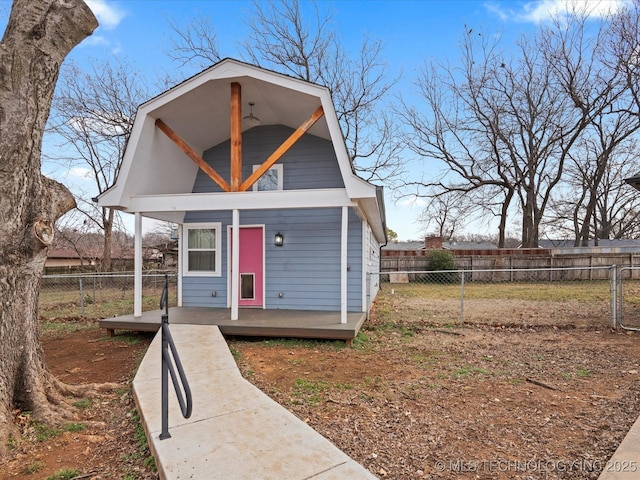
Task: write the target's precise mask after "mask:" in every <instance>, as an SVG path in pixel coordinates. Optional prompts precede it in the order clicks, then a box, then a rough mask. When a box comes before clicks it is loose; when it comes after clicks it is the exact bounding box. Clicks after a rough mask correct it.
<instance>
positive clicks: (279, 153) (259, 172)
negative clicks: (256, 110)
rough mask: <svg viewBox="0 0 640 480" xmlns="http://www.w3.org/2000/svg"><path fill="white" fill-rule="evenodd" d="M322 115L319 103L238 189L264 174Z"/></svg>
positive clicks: (255, 180)
mask: <svg viewBox="0 0 640 480" xmlns="http://www.w3.org/2000/svg"><path fill="white" fill-rule="evenodd" d="M323 115H324V110H323V109H322V105H320V106H319V107H318V108H317V109H316V111H315V112H313V113H312V114H311V116H310V117H309V118H307V119H306V120H305V121H304V122H303V123H302V125H300V126H299V127H298V128H297V129H296V131H295V132H293V133H292V134H291V135H290V136H289V138H287V139H286V140H285V141H284V142H282V144H281V145H280V146H279V147H278V148H276V150H275V151H274V152H273V153H272V154H271V155H270V156H269V158H267V159H266V160H265V161H264V163H263V164H262V165H260V166H259V167H258V168H257V169H256V171H255V172H253V173H252V174H251V175H250V176H249V177H247V179H246V180H245V181H244V182H242V185H240V191H241V192H246V191H247V190H249V189H250V188H251V186H252V185H253V184H254V183H256V182H257V181H258V180H259V179H260V177H262V175H264V174H265V173H266V172H267V171H268V170H269V169H270V168H271V167H272V166H273V165H274V164H275V163H276V162H277V161H278V160H280V159H281V158H282V156H283V155H284V154H285V153H287V152H288V151H289V149H290V148H291V147H293V145H295V143H296V142H297V141H298V140H300V138H301V137H302V136H303V135H304V134H305V133H307V132H308V131H309V129H310V128H311V127H313V125H314V124H315V123H316V122H317V121H318V120H319V119H320V118H321V117H322V116H323Z"/></svg>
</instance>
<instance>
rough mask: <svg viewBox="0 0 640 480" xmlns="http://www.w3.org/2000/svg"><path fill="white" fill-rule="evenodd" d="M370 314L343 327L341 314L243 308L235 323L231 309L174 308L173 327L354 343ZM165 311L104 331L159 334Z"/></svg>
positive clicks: (117, 322) (120, 320) (109, 322)
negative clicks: (183, 326) (184, 326)
mask: <svg viewBox="0 0 640 480" xmlns="http://www.w3.org/2000/svg"><path fill="white" fill-rule="evenodd" d="M366 318H367V314H366V313H365V312H350V313H348V314H347V321H346V323H341V312H339V311H338V312H329V311H315V310H313V311H312V310H277V309H275V310H274V309H271V310H265V309H258V308H240V309H239V310H238V319H237V320H231V315H230V309H228V308H207V307H172V308H170V309H169V324H189V325H217V326H218V327H219V329H220V331H221V332H222V334H224V335H238V336H252V337H290V338H314V339H326V340H344V341H346V342H348V343H350V342H351V341H352V340H353V339H354V338H355V337H356V335H358V332H359V331H360V328H361V327H362V324H363V323H364V321H365V319H366ZM161 320H162V311H161V310H152V311H147V312H143V313H142V315H140V316H134V315H133V314H132V315H123V316H120V317H113V318H107V319H104V320H100V322H99V325H100V328H104V329H106V330H107V332H108V333H109V335H114V334H115V331H116V330H128V331H139V332H155V331H157V330H158V329H159V328H160V322H161Z"/></svg>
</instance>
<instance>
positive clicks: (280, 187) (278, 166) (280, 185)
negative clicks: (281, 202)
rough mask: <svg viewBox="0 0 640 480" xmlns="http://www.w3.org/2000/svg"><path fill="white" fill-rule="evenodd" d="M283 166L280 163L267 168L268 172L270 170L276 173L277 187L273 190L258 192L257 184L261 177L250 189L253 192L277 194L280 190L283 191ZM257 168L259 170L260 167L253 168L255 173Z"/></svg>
mask: <svg viewBox="0 0 640 480" xmlns="http://www.w3.org/2000/svg"><path fill="white" fill-rule="evenodd" d="M282 167H283V165H282V164H281V163H276V164H275V165H271V167H269V171H271V170H275V171H276V172H278V187H277V188H276V189H275V190H258V183H260V180H261V179H262V177H260V178H259V179H258V180H256V182H255V183H254V184H253V185H252V187H251V188H252V189H253V191H254V192H279V191H281V190H283V189H284V188H283V185H284V181H283V176H282V175H283V173H284V168H282ZM258 168H260V165H254V166H253V171H254V172H255V171H256V170H257V169H258Z"/></svg>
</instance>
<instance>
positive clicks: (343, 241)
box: [340, 207, 349, 323]
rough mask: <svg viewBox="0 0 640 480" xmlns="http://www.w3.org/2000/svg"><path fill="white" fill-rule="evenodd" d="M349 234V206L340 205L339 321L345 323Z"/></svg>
mask: <svg viewBox="0 0 640 480" xmlns="http://www.w3.org/2000/svg"><path fill="white" fill-rule="evenodd" d="M348 234H349V208H347V207H342V230H341V237H340V323H347V300H348V297H347V244H348V242H347V241H348Z"/></svg>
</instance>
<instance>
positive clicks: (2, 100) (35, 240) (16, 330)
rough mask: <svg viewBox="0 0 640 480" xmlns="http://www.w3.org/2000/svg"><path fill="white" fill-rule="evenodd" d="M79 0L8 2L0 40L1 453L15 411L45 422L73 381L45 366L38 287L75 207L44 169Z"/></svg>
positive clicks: (62, 409) (81, 23) (83, 15)
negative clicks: (46, 138)
mask: <svg viewBox="0 0 640 480" xmlns="http://www.w3.org/2000/svg"><path fill="white" fill-rule="evenodd" d="M96 26H97V22H96V19H95V17H94V16H93V14H92V13H91V11H90V10H89V8H88V7H87V6H86V5H85V4H84V2H82V1H81V0H15V1H14V2H13V5H12V10H11V14H10V17H9V22H8V24H7V27H6V30H5V33H4V36H3V37H2V41H1V42H0V65H2V72H3V73H2V75H0V218H2V222H0V297H1V298H2V305H1V306H0V332H1V333H0V350H1V351H2V355H1V356H0V392H2V395H0V452H1V451H2V450H4V448H5V446H6V445H7V442H6V441H7V439H8V437H9V436H11V435H12V433H13V429H14V427H13V411H14V409H15V408H23V409H26V410H31V411H32V412H33V415H34V416H35V417H36V418H38V419H40V420H41V421H45V422H48V423H58V422H60V420H61V419H62V416H64V415H69V414H70V413H71V407H70V406H68V405H67V403H66V401H65V395H69V394H72V393H74V392H77V391H78V390H79V388H72V387H70V386H65V385H63V384H61V383H60V382H58V381H57V380H56V379H55V378H54V377H53V376H52V375H51V374H50V373H49V372H48V370H47V369H46V367H45V363H44V355H43V351H42V347H41V345H40V341H39V337H40V330H39V322H38V293H39V282H40V278H41V276H42V271H43V268H44V263H45V260H46V257H47V250H48V247H49V245H51V243H52V241H53V230H54V223H55V221H56V220H57V219H58V217H60V216H61V215H62V214H63V213H65V212H67V211H68V210H70V209H71V208H73V206H74V201H73V196H72V195H71V193H70V192H69V191H68V190H67V189H66V188H65V187H64V186H63V185H61V184H60V183H58V182H55V181H53V180H51V179H48V178H46V177H44V176H43V175H42V174H41V158H40V153H41V149H42V134H43V131H44V128H45V123H46V121H47V116H48V114H49V108H50V104H51V98H52V96H53V91H54V88H55V84H56V81H57V78H58V73H59V69H60V65H61V64H62V61H63V60H64V58H65V57H66V55H67V54H68V53H69V51H71V49H72V48H73V47H74V46H75V45H77V44H78V43H79V42H80V41H82V39H84V38H85V37H87V36H88V35H90V34H91V33H92V31H93V30H94V29H95V28H96Z"/></svg>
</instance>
